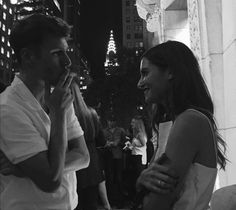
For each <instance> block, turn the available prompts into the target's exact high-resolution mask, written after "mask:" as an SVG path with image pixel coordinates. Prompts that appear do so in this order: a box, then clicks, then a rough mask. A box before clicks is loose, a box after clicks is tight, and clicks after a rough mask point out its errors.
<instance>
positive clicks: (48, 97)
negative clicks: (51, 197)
mask: <svg viewBox="0 0 236 210" xmlns="http://www.w3.org/2000/svg"><path fill="white" fill-rule="evenodd" d="M71 81H72V77H70V76H69V72H68V71H67V72H65V73H64V74H63V75H62V76H61V78H60V80H59V82H58V84H57V85H56V87H55V88H54V90H53V92H52V93H50V86H49V85H47V84H46V87H45V102H46V105H47V107H48V108H49V113H50V114H49V117H50V121H51V130H50V141H49V145H48V150H47V151H43V152H40V153H38V154H37V155H35V156H33V157H31V158H28V159H26V160H24V161H22V162H20V163H18V164H17V165H18V167H19V168H20V169H21V170H22V171H23V173H24V174H25V175H26V176H27V177H29V178H30V179H31V180H32V181H33V182H34V183H35V184H36V185H37V186H38V187H39V188H40V189H41V190H43V191H45V192H53V191H55V190H56V189H57V188H58V187H59V186H60V184H61V178H62V174H63V171H64V165H65V157H66V149H67V146H68V145H67V142H68V141H67V118H66V115H67V112H68V109H69V107H70V106H71V105H72V102H73V96H72V95H71V92H70V89H69V86H70V84H71Z"/></svg>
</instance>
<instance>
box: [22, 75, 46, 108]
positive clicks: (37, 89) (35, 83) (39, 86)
mask: <svg viewBox="0 0 236 210" xmlns="http://www.w3.org/2000/svg"><path fill="white" fill-rule="evenodd" d="M19 78H20V79H21V80H22V81H23V82H24V84H25V85H26V87H27V88H28V89H29V90H30V92H31V93H32V94H33V96H34V97H35V98H36V100H37V101H38V102H39V103H40V104H42V101H44V93H45V83H44V81H42V80H39V79H37V78H36V77H34V76H31V75H26V74H22V73H21V74H20V75H19Z"/></svg>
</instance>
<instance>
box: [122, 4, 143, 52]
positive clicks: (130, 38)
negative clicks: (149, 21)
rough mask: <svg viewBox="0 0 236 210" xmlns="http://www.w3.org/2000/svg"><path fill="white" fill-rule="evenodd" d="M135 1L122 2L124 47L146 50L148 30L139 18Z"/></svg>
mask: <svg viewBox="0 0 236 210" xmlns="http://www.w3.org/2000/svg"><path fill="white" fill-rule="evenodd" d="M135 4H136V1H135V0H122V25H123V47H126V48H128V49H132V48H136V49H139V48H145V47H146V46H144V45H145V39H146V38H147V37H146V36H147V35H148V34H147V30H146V29H145V28H144V23H143V21H142V19H140V17H139V16H138V13H137V9H136V6H135Z"/></svg>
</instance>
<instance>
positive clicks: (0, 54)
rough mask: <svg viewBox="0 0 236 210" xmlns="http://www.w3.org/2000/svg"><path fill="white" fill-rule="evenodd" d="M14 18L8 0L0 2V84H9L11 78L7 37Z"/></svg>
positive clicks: (11, 6) (12, 9)
mask: <svg viewBox="0 0 236 210" xmlns="http://www.w3.org/2000/svg"><path fill="white" fill-rule="evenodd" d="M13 18H14V6H13V5H12V4H11V3H10V1H9V0H0V38H1V45H0V48H1V49H0V82H1V83H4V84H5V85H7V84H9V83H10V82H11V80H12V77H13V72H14V68H13V62H12V59H11V57H12V54H13V50H12V49H11V47H10V43H9V35H10V33H11V27H12V23H13Z"/></svg>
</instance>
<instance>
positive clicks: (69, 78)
mask: <svg viewBox="0 0 236 210" xmlns="http://www.w3.org/2000/svg"><path fill="white" fill-rule="evenodd" d="M73 77H74V76H73V74H69V76H68V77H67V78H66V81H65V83H64V85H63V88H69V87H70V85H71V82H72V80H73Z"/></svg>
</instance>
